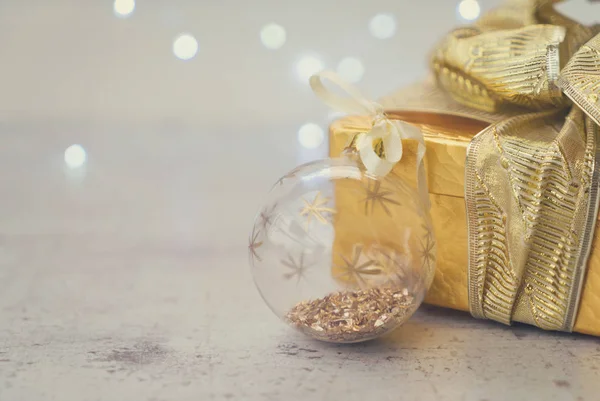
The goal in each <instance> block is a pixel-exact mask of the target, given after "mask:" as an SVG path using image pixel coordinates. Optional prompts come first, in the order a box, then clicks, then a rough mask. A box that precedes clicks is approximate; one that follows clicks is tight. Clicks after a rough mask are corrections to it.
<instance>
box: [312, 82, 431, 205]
mask: <svg viewBox="0 0 600 401" xmlns="http://www.w3.org/2000/svg"><path fill="white" fill-rule="evenodd" d="M325 79H327V80H329V81H331V82H332V83H333V84H335V86H337V87H338V89H339V90H341V91H342V92H343V93H344V94H345V95H346V96H340V95H337V94H335V93H333V92H331V91H330V90H328V89H327V88H326V87H325V85H324V84H323V80H325ZM309 82H310V86H311V88H312V90H313V92H314V93H315V94H316V95H317V96H318V97H319V98H320V99H321V100H322V101H323V103H325V104H326V105H328V106H329V107H331V108H333V109H335V110H337V111H341V112H343V113H348V114H358V115H365V116H369V117H370V118H371V123H372V128H371V129H370V130H369V131H368V132H364V133H361V134H358V135H357V136H356V138H355V139H354V141H355V146H356V149H357V150H358V154H359V156H360V159H361V161H362V163H363V164H364V166H365V168H366V169H367V171H368V172H369V173H371V174H373V175H375V176H385V175H387V174H388V173H389V172H390V171H391V170H392V168H393V167H394V165H395V164H396V163H398V162H399V161H400V159H402V139H414V140H416V141H417V142H418V150H417V186H418V191H419V197H420V199H421V202H422V203H423V205H424V206H425V210H429V208H430V204H429V193H428V190H427V179H426V177H425V167H424V163H423V158H424V156H425V139H424V138H423V134H422V132H421V130H419V129H418V128H417V127H415V126H413V125H410V124H407V123H405V122H402V121H398V120H391V119H389V118H388V117H387V116H386V115H385V112H384V110H383V107H382V106H381V105H380V104H378V103H376V102H373V101H370V100H368V99H366V98H365V97H364V96H363V95H362V94H361V93H360V91H359V90H358V89H357V88H355V87H354V86H352V85H350V84H349V83H347V82H345V81H344V80H342V78H340V77H339V76H338V75H337V74H336V73H334V72H332V71H323V72H321V73H319V74H315V75H313V76H312V77H310V81H309ZM379 143H381V144H382V145H383V149H382V150H381V151H379V150H378V149H376V147H377V145H378V144H379Z"/></svg>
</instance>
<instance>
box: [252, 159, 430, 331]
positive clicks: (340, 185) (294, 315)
mask: <svg viewBox="0 0 600 401" xmlns="http://www.w3.org/2000/svg"><path fill="white" fill-rule="evenodd" d="M249 255H250V263H251V266H252V273H253V276H254V280H255V283H256V285H257V287H258V290H259V291H260V293H261V295H262V297H263V298H264V300H265V301H266V303H267V304H268V305H269V307H270V308H271V309H272V310H273V312H275V314H276V315H277V316H279V317H280V318H281V319H282V320H283V321H285V322H286V323H288V324H290V325H291V326H292V327H294V328H296V329H298V330H300V331H302V332H304V333H305V334H308V335H310V336H312V337H314V338H316V339H319V340H323V341H329V342H336V343H352V342H359V341H365V340H370V339H373V338H375V337H379V336H381V335H383V334H385V333H387V332H389V331H391V330H393V329H395V328H397V327H398V326H400V325H402V324H403V323H404V322H406V321H407V320H408V319H409V318H410V316H411V315H412V314H413V313H414V312H415V310H416V309H417V308H418V307H419V305H420V304H421V302H422V301H423V298H424V297H425V293H426V291H427V289H428V288H429V286H430V285H431V282H432V280H433V275H434V269H435V260H436V243H435V238H434V235H433V228H432V225H431V220H430V218H429V215H428V211H427V210H425V206H424V205H423V204H422V202H420V199H419V197H418V195H417V193H416V191H415V190H414V189H413V188H412V187H411V186H410V185H409V184H408V183H407V182H405V180H404V179H403V178H401V177H400V176H397V175H395V174H394V173H390V174H388V175H387V176H385V177H375V176H372V175H370V174H368V173H367V172H366V171H365V169H364V167H363V165H362V163H361V162H360V161H358V160H357V159H356V157H354V156H353V155H347V156H344V157H341V158H336V159H326V160H321V161H316V162H312V163H308V164H305V165H302V166H300V167H297V168H296V169H294V170H292V171H291V172H290V173H288V174H287V175H285V176H284V177H282V178H281V179H280V180H279V181H278V182H277V183H276V184H275V186H274V187H273V188H272V190H271V192H270V193H269V196H268V200H267V202H266V204H265V205H264V207H263V208H262V210H261V211H260V212H259V213H258V215H257V217H256V220H255V223H254V227H253V229H252V232H251V235H250V244H249Z"/></svg>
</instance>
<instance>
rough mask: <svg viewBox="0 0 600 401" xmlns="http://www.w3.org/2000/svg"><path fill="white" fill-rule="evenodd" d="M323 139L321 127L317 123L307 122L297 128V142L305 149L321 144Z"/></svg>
mask: <svg viewBox="0 0 600 401" xmlns="http://www.w3.org/2000/svg"><path fill="white" fill-rule="evenodd" d="M323 139H325V133H324V132H323V128H321V127H319V126H318V125H317V124H313V123H307V124H304V125H303V126H302V127H300V129H299V130H298V142H300V145H302V147H304V148H306V149H315V148H318V147H319V146H321V144H322V143H323Z"/></svg>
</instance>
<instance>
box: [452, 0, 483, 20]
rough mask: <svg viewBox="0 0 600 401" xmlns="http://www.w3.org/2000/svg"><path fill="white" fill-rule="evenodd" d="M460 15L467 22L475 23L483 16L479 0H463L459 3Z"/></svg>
mask: <svg viewBox="0 0 600 401" xmlns="http://www.w3.org/2000/svg"><path fill="white" fill-rule="evenodd" d="M458 14H459V15H460V17H461V18H462V19H464V20H466V21H474V20H476V19H477V18H479V15H480V14H481V7H480V6H479V3H478V2H477V0H462V1H461V2H460V3H458Z"/></svg>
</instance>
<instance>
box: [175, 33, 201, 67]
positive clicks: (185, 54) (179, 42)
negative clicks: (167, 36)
mask: <svg viewBox="0 0 600 401" xmlns="http://www.w3.org/2000/svg"><path fill="white" fill-rule="evenodd" d="M173 53H174V54H175V57H177V58H178V59H180V60H190V59H191V58H193V57H194V56H195V55H196V53H198V41H197V40H196V38H195V37H193V36H192V35H190V34H189V33H183V34H181V35H179V36H178V37H176V38H175V40H174V41H173Z"/></svg>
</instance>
